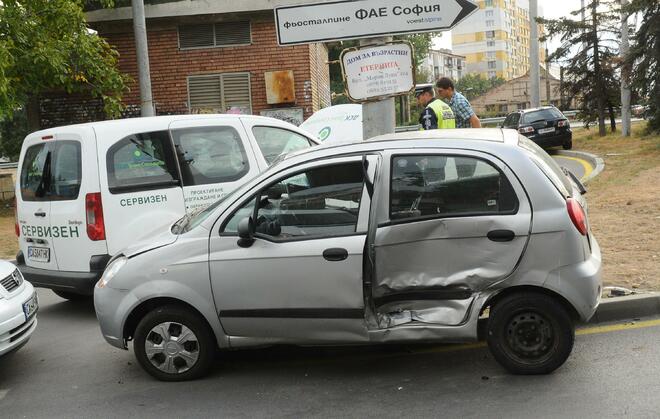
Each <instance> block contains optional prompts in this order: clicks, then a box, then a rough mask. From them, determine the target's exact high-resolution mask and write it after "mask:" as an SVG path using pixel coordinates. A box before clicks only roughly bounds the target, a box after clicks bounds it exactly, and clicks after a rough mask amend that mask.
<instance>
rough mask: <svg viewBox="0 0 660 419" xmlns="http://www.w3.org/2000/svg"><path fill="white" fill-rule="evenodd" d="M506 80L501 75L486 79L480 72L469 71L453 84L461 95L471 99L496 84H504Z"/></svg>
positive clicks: (494, 86)
mask: <svg viewBox="0 0 660 419" xmlns="http://www.w3.org/2000/svg"><path fill="white" fill-rule="evenodd" d="M505 82H506V80H504V79H503V78H502V77H493V78H491V79H487V78H485V77H484V76H482V75H481V74H477V73H470V74H466V75H465V76H463V78H461V79H460V80H458V81H457V82H456V84H455V87H456V90H457V91H458V92H460V93H462V94H463V95H465V97H466V98H468V100H472V99H474V98H476V97H479V96H481V95H483V94H484V93H486V92H487V91H489V90H490V89H494V88H496V87H497V86H501V85H502V84H504V83H505Z"/></svg>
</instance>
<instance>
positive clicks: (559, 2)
mask: <svg viewBox="0 0 660 419" xmlns="http://www.w3.org/2000/svg"><path fill="white" fill-rule="evenodd" d="M585 3H588V2H587V1H585ZM538 5H539V10H541V11H542V12H543V13H542V14H541V13H539V16H543V17H545V18H546V19H557V18H560V17H562V16H566V17H570V16H571V15H570V12H572V11H573V10H577V9H579V8H580V0H538ZM434 41H435V42H434V47H435V48H447V49H451V31H449V32H445V33H443V35H442V36H441V37H440V38H436V39H435V40H434ZM559 45H561V42H559V40H558V39H555V40H550V41H549V42H548V50H549V51H550V52H552V51H554V50H555V49H557V47H558V46H559Z"/></svg>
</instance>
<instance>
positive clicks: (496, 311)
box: [487, 292, 575, 375]
mask: <svg viewBox="0 0 660 419" xmlns="http://www.w3.org/2000/svg"><path fill="white" fill-rule="evenodd" d="M574 340H575V326H574V324H573V321H572V320H571V317H570V315H569V313H568V312H567V311H566V309H565V308H564V307H563V305H562V304H561V303H560V302H559V301H557V300H556V299H554V298H552V297H550V296H547V295H544V294H538V293H529V292H526V293H518V294H512V295H509V296H507V297H504V298H503V299H502V300H500V301H498V302H497V303H496V304H495V305H494V306H493V307H491V311H490V316H489V320H488V333H487V341H488V347H489V348H490V351H491V353H492V354H493V356H494V357H495V359H496V360H497V361H498V362H499V363H500V364H501V365H502V366H503V367H504V368H506V369H507V370H509V371H510V372H512V373H514V374H525V375H528V374H548V373H550V372H552V371H554V370H555V369H557V368H559V367H560V366H561V365H562V364H563V363H564V362H565V361H566V359H567V358H568V356H569V355H570V353H571V351H572V349H573V342H574Z"/></svg>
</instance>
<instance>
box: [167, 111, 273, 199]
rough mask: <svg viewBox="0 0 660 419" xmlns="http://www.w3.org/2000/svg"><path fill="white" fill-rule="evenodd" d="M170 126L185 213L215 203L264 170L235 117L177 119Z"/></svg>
mask: <svg viewBox="0 0 660 419" xmlns="http://www.w3.org/2000/svg"><path fill="white" fill-rule="evenodd" d="M169 128H170V134H171V136H172V140H173V142H174V147H175V149H176V154H177V158H178V161H179V165H180V167H181V177H182V178H183V194H184V197H185V202H186V211H187V212H194V211H195V210H197V209H199V208H204V207H206V206H208V205H210V204H212V203H214V202H215V201H217V200H218V199H220V198H222V197H224V196H225V195H226V194H228V193H229V192H232V191H233V190H234V189H236V188H238V187H239V186H241V185H242V184H243V183H245V181H246V180H247V179H251V178H252V177H254V176H256V175H257V174H258V173H260V172H261V171H262V170H263V169H265V167H260V166H259V164H258V161H257V158H256V156H255V150H254V149H253V148H252V146H251V145H250V141H249V140H248V138H247V135H246V133H245V129H244V128H243V125H241V122H240V120H239V119H238V118H233V119H228V118H226V119H225V118H222V119H218V120H211V119H204V120H189V121H176V122H172V123H171V124H170V126H169Z"/></svg>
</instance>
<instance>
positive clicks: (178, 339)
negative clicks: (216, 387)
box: [134, 306, 217, 381]
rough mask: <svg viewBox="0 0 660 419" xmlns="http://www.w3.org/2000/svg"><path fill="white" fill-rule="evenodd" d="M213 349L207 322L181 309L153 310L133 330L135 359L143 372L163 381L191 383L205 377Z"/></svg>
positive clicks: (173, 307)
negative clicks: (189, 381)
mask: <svg viewBox="0 0 660 419" xmlns="http://www.w3.org/2000/svg"><path fill="white" fill-rule="evenodd" d="M216 349H217V346H216V342H215V339H214V337H213V332H212V331H211V330H210V328H209V326H208V324H207V323H206V321H205V320H204V319H203V318H202V317H201V316H200V315H198V314H197V313H195V312H193V311H192V310H190V309H186V308H183V307H178V306H164V307H159V308H156V309H155V310H153V311H151V312H149V313H148V314H147V315H146V316H144V318H143V319H142V320H141V321H140V323H139V324H138V326H137V329H136V330H135V340H134V350H135V357H136V358H137V360H138V362H139V363H140V365H141V366H142V368H144V369H145V371H147V372H148V373H149V374H151V375H152V376H154V377H155V378H157V379H159V380H163V381H185V380H192V379H195V378H199V377H201V376H203V375H204V374H206V373H208V371H209V370H210V368H211V364H212V363H213V358H214V354H215V351H216Z"/></svg>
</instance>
